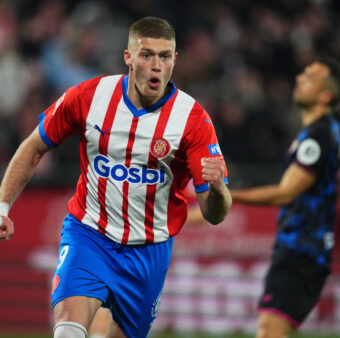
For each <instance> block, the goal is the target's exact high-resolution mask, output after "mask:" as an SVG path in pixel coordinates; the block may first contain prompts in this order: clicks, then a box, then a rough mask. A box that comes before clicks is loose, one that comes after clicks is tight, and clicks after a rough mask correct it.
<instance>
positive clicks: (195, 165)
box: [39, 75, 227, 245]
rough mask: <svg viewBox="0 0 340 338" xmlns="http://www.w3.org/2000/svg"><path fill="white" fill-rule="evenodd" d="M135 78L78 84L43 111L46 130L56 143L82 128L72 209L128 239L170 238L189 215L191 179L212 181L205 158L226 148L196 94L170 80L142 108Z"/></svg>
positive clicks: (201, 187)
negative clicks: (132, 89) (133, 95)
mask: <svg viewBox="0 0 340 338" xmlns="http://www.w3.org/2000/svg"><path fill="white" fill-rule="evenodd" d="M127 81H128V76H124V75H117V76H105V77H100V78H96V79H92V80H89V81H85V82H83V83H81V84H79V85H77V86H74V87H72V88H70V89H69V90H67V91H66V93H65V94H64V95H63V96H62V97H61V98H60V99H59V100H57V101H56V102H55V103H54V104H52V105H51V106H50V107H49V108H48V109H47V110H46V111H45V112H44V113H42V114H41V115H40V124H39V131H40V135H41V137H42V139H43V140H44V142H45V143H46V144H47V145H49V146H51V147H52V146H55V145H58V144H60V143H62V142H63V141H64V140H65V138H66V137H67V136H69V135H71V134H74V133H80V134H81V141H80V166H81V175H80V178H79V181H78V184H77V190H76V193H75V194H74V196H73V197H72V198H71V200H70V201H69V204H68V209H69V212H70V213H72V214H73V215H74V216H75V217H76V218H77V219H78V220H79V221H81V222H82V223H84V224H86V225H88V226H90V227H92V228H94V229H96V230H98V231H99V232H101V233H103V234H105V235H106V236H107V237H109V238H110V239H112V240H114V241H116V242H119V243H122V244H131V245H132V244H144V243H154V242H162V241H165V240H167V239H168V238H169V237H170V236H174V235H176V234H177V233H178V232H179V231H180V229H181V227H182V226H183V224H184V222H185V220H186V214H187V205H186V199H185V197H184V194H183V191H184V188H185V186H186V184H187V183H188V181H189V179H190V178H191V177H192V178H193V182H194V185H195V189H196V191H197V192H202V191H206V190H208V189H209V186H208V184H207V183H206V182H205V181H203V179H202V167H201V158H202V157H212V156H222V155H221V151H220V148H219V145H218V142H217V138H216V133H215V130H214V127H213V124H212V122H211V120H210V117H209V115H208V114H207V113H206V112H205V110H204V109H203V108H202V107H201V106H200V105H199V104H198V103H197V102H196V101H195V100H194V99H193V98H192V97H190V96H189V95H187V94H185V93H184V92H182V91H180V90H178V89H177V88H176V87H175V85H174V84H173V83H172V82H170V83H169V85H170V86H171V90H170V91H169V93H168V94H167V95H165V96H164V97H163V98H162V99H161V100H160V101H159V102H157V103H156V104H154V105H152V106H150V107H147V108H144V109H140V110H138V109H137V108H136V107H135V106H134V105H133V104H132V102H131V101H130V100H129V98H128V96H127ZM225 180H226V182H227V170H226V171H225Z"/></svg>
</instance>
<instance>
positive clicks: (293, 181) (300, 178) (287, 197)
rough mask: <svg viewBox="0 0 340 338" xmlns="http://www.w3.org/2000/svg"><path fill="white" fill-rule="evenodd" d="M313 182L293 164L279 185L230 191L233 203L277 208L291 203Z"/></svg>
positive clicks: (311, 177) (309, 176)
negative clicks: (275, 206)
mask: <svg viewBox="0 0 340 338" xmlns="http://www.w3.org/2000/svg"><path fill="white" fill-rule="evenodd" d="M315 180H316V177H315V176H313V175H312V174H310V173H309V172H308V171H306V170H304V169H303V168H301V167H299V166H298V165H296V164H294V163H293V164H291V165H290V166H289V167H288V169H287V170H286V171H285V173H284V174H283V176H282V178H281V181H280V183H279V184H277V185H268V186H263V187H256V188H251V189H241V190H232V191H231V196H232V197H233V200H234V201H235V202H240V203H246V204H259V205H278V206H279V205H284V204H289V203H290V202H292V201H293V199H294V198H295V197H297V196H298V195H300V194H302V193H303V192H305V191H306V190H307V189H309V188H310V187H311V186H312V185H313V184H314V182H315Z"/></svg>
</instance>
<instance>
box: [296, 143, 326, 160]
mask: <svg viewBox="0 0 340 338" xmlns="http://www.w3.org/2000/svg"><path fill="white" fill-rule="evenodd" d="M320 156H321V147H320V145H319V143H318V142H317V141H315V140H314V139H312V138H307V139H306V140H304V141H302V142H301V144H300V145H299V148H298V150H297V153H296V159H297V160H298V162H300V163H301V164H303V165H313V164H315V163H316V162H317V161H318V160H319V158H320Z"/></svg>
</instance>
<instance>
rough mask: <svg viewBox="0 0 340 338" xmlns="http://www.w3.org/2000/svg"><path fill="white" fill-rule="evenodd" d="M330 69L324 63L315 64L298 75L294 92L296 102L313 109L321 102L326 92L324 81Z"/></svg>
mask: <svg viewBox="0 0 340 338" xmlns="http://www.w3.org/2000/svg"><path fill="white" fill-rule="evenodd" d="M328 74H329V69H328V67H327V66H325V65H324V64H322V63H319V62H314V63H312V64H311V65H309V66H307V67H306V68H305V69H304V71H303V72H302V73H301V74H299V75H297V77H296V85H295V89H294V92H293V96H294V100H295V102H296V103H297V104H298V105H300V106H302V107H311V106H313V105H316V104H317V103H318V102H319V100H320V94H321V93H322V91H323V90H324V79H325V77H326V76H327V75H328Z"/></svg>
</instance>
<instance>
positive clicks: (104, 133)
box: [93, 125, 110, 138]
mask: <svg viewBox="0 0 340 338" xmlns="http://www.w3.org/2000/svg"><path fill="white" fill-rule="evenodd" d="M93 128H94V129H96V130H97V131H99V132H100V134H101V135H102V137H103V138H105V135H106V133H108V132H109V130H110V129H106V130H104V131H103V130H101V129H100V127H99V126H98V125H95V126H93Z"/></svg>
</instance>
